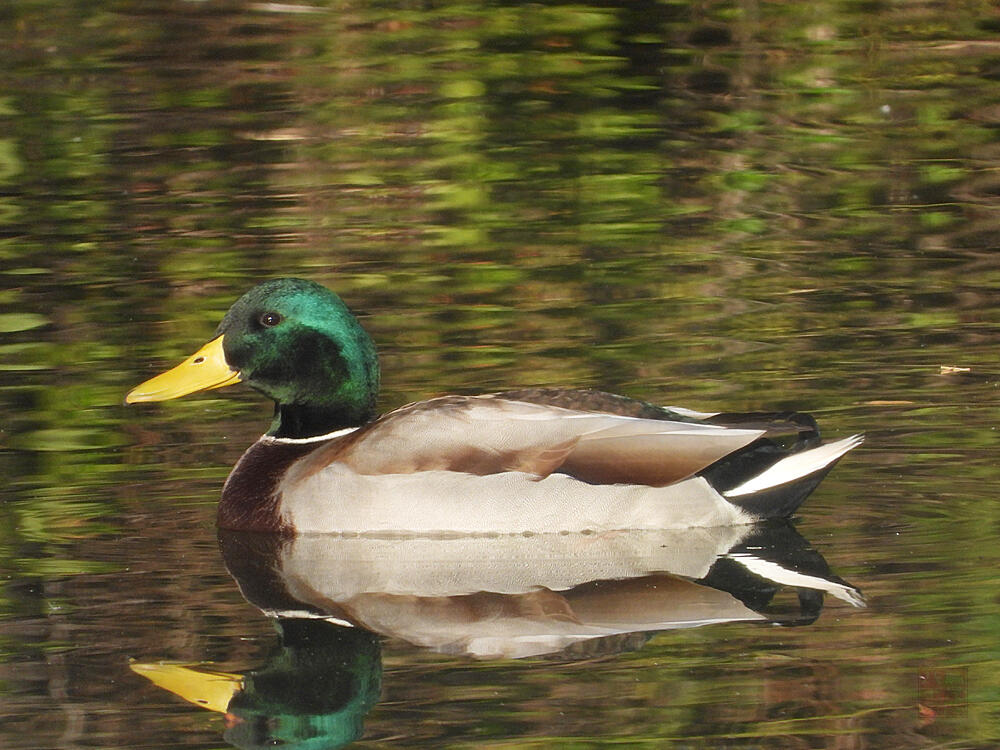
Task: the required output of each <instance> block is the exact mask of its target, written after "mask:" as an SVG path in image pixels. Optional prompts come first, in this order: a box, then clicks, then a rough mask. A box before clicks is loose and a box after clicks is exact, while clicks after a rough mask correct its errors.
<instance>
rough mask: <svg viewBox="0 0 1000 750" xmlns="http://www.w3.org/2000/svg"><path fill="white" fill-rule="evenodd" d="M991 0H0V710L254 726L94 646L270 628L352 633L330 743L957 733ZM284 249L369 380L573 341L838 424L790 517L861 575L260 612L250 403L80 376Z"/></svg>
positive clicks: (943, 737) (438, 381)
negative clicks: (348, 626)
mask: <svg viewBox="0 0 1000 750" xmlns="http://www.w3.org/2000/svg"><path fill="white" fill-rule="evenodd" d="M998 30H1000V18H998V17H997V15H996V12H995V9H993V8H992V6H990V5H989V4H986V3H976V2H970V3H962V4H945V3H917V2H906V3H891V4H890V3H878V2H876V3H829V2H821V3H810V4H781V3H770V4H767V3H765V4H758V3H739V4H734V3H727V2H723V3H712V4H692V3H658V4H654V3H639V4H629V5H628V6H627V7H620V6H615V5H594V6H587V5H579V4H576V5H563V4H545V5H530V6H523V5H520V4H509V5H504V4H491V5H485V4H484V5H476V4H472V5H469V4H464V5H463V4H455V3H447V2H445V3H439V4H430V5H422V6H419V7H418V6H410V5H384V4H381V5H380V4H350V3H332V2H330V3H324V2H318V1H317V2H311V3H309V4H295V5H292V4H281V3H250V2H239V1H233V2H132V1H131V0H118V1H116V2H112V3H105V4H100V7H93V8H91V7H88V5H87V4H79V3H77V4H66V3H54V2H47V1H45V0H14V2H10V3H8V4H7V5H5V6H4V8H3V9H0V275H2V277H3V285H2V287H0V373H2V375H0V408H2V412H0V413H2V414H3V418H2V424H0V428H2V432H0V468H2V470H3V472H4V475H5V477H6V481H5V483H4V488H3V490H2V494H0V496H2V499H3V503H2V505H0V573H2V575H3V579H2V583H3V585H2V588H0V695H2V697H3V699H2V701H0V745H3V746H4V747H9V748H25V749H28V748H31V749H32V750H34V749H36V748H42V747H46V748H47V747H53V748H64V747H79V746H101V747H115V746H119V747H178V746H183V747H213V748H215V747H220V746H223V745H224V744H225V742H226V741H230V742H237V743H243V746H253V744H252V740H248V739H245V738H244V739H240V737H241V736H242V735H239V734H238V732H237V734H236V735H234V734H233V732H232V731H231V730H232V729H233V726H235V724H233V722H232V720H231V719H228V720H227V719H226V718H225V717H224V716H223V715H221V714H218V713H213V712H210V711H205V710H202V709H199V708H197V707H195V706H193V705H190V704H188V703H186V702H184V701H183V700H181V699H180V698H178V697H176V696H175V695H173V694H171V693H169V692H166V691H164V690H162V689H160V688H158V687H156V686H155V685H154V684H152V683H151V682H150V681H148V680H147V679H145V678H143V677H141V676H139V675H138V674H136V673H135V672H134V671H132V670H131V669H130V664H133V661H132V660H134V662H135V663H150V662H157V661H160V660H169V661H176V662H184V663H203V662H211V663H213V666H214V668H216V669H219V670H222V671H226V672H232V673H239V674H247V673H250V672H251V671H253V670H259V669H262V668H263V667H265V666H266V665H268V664H274V663H275V661H274V660H275V659H276V658H278V657H280V655H281V654H282V653H286V652H287V650H288V644H289V643H293V642H295V643H297V641H294V639H295V638H306V637H315V638H319V639H320V640H323V639H331V642H334V643H335V645H336V648H339V649H344V651H343V653H346V654H353V655H354V657H355V658H356V659H360V658H361V656H364V657H365V658H366V659H367V661H364V664H366V665H367V666H368V667H372V665H373V664H374V663H375V661H377V662H378V663H379V665H380V674H379V675H378V679H379V681H380V682H379V686H378V689H377V693H378V698H377V701H375V702H373V703H372V702H371V701H369V700H368V698H366V697H365V696H368V695H370V694H371V693H372V692H373V691H375V683H374V682H367V683H364V685H366V686H367V687H364V689H359V690H358V691H355V693H353V695H355V697H356V700H355V702H354V703H352V704H351V705H352V706H354V707H355V708H357V707H361V708H360V709H358V710H356V711H355V714H363V715H364V716H363V721H362V724H361V725H360V728H359V731H360V735H359V737H358V739H357V740H356V741H355V744H356V746H357V747H365V746H369V747H390V746H392V747H400V748H405V747H513V746H518V747H560V746H565V747H577V746H578V747H591V746H595V747H596V746H604V745H616V746H621V745H626V746H643V745H648V746H656V747H661V746H664V745H665V744H669V743H670V742H671V741H672V742H674V743H676V744H677V745H678V746H685V747H687V746H690V747H706V748H707V747H723V746H724V747H837V748H843V747H852V748H854V747H857V748H860V747H892V748H896V747H945V746H946V747H951V748H954V747H984V746H990V745H992V744H993V743H995V742H996V741H998V739H1000V708H998V706H1000V704H998V699H1000V677H998V676H997V675H998V674H1000V670H998V668H997V667H998V664H997V659H998V652H997V646H996V643H997V637H998V634H1000V619H998V617H997V609H996V602H997V601H998V597H1000V590H998V587H997V584H996V576H995V575H994V570H995V568H996V566H997V561H998V560H997V558H998V557H1000V555H998V553H997V552H996V550H997V544H996V538H997V529H998V528H1000V511H998V510H997V507H998V506H997V505H996V503H995V501H994V498H993V490H994V488H995V487H996V486H997V484H998V480H1000V475H998V469H997V464H996V460H995V452H996V446H997V440H996V432H995V428H996V413H997V406H998V403H997V402H998V396H997V390H996V384H997V382H998V380H1000V377H998V376H997V375H996V373H997V372H998V366H997V363H996V341H997V333H998V324H1000V308H998V306H997V304H996V300H997V290H998V288H1000V256H998V255H997V253H996V247H997V245H998V242H997V240H998V238H1000V231H998V230H1000V199H998V196H1000V181H998V178H997V163H998V157H1000V145H998V139H997V132H998V130H997V128H998V125H1000V86H998V83H997V81H998V77H1000V44H998V37H997V33H998ZM289 274H291V275H298V276H306V277H309V278H313V279H315V280H317V281H320V282H322V283H325V284H328V285H329V286H331V287H332V288H334V289H336V290H337V291H338V292H339V293H340V294H341V295H342V296H343V297H344V299H345V300H346V301H347V302H348V304H349V305H350V306H351V307H352V308H353V309H355V310H357V311H358V312H359V314H360V315H361V317H362V320H363V323H364V325H365V326H366V327H367V328H368V329H369V331H371V333H372V335H373V336H374V338H375V339H376V341H377V342H378V344H379V347H380V351H381V359H382V364H383V383H384V386H383V393H382V399H381V406H382V407H383V408H386V409H388V408H391V407H394V406H398V405H400V404H403V403H405V402H407V401H410V400H413V399H419V398H426V397H429V396H433V395H438V394H442V393H450V392H459V393H471V392H479V391H489V390H495V389H501V388H508V387H520V386H528V385H541V386H572V387H593V388H601V389H605V390H610V391H614V392H619V393H624V394H627V395H631V396H636V397H641V398H645V399H648V400H651V401H654V402H658V403H673V404H680V405H685V406H689V407H692V408H698V409H703V410H729V411H736V410H758V409H802V410H808V411H810V412H812V413H814V414H815V415H816V416H817V417H818V418H819V419H820V420H821V423H822V425H823V427H824V429H825V431H826V434H827V435H828V436H843V435H848V434H852V433H855V432H865V433H866V435H867V442H866V443H865V445H864V446H863V447H862V448H861V449H859V450H858V451H856V452H854V453H853V454H851V455H850V456H849V457H848V458H847V459H845V460H844V461H843V462H842V464H841V465H840V466H838V467H837V469H836V470H835V471H834V473H833V474H831V476H830V477H829V478H828V479H827V480H826V481H825V482H824V484H823V485H822V487H821V488H820V489H819V490H818V491H817V492H816V493H815V494H814V495H813V496H812V497H811V498H810V499H809V501H808V502H807V504H806V505H805V506H804V507H803V509H802V511H801V513H800V516H799V518H798V519H797V521H796V529H797V531H798V533H799V534H801V535H802V537H804V538H805V539H806V540H807V541H808V542H809V543H811V544H812V545H813V547H814V548H815V550H816V551H818V552H819V553H820V554H821V555H822V557H823V558H824V559H825V561H826V563H827V564H828V565H829V567H830V569H831V570H832V572H833V574H835V575H837V576H839V577H841V578H843V579H845V580H846V581H848V582H849V583H850V584H853V585H855V586H857V587H859V588H860V589H861V590H862V591H863V592H864V595H865V597H866V599H867V602H868V606H867V608H866V609H863V610H861V609H856V608H854V607H852V606H851V605H850V604H849V603H848V602H845V601H840V600H838V599H836V598H835V597H830V596H828V597H827V601H826V605H825V607H824V608H823V609H822V611H820V612H819V614H818V618H817V619H816V620H815V622H813V623H812V624H811V625H808V626H802V627H788V626H786V627H782V626H775V625H771V624H763V625H762V624H761V623H760V622H748V621H745V620H744V621H733V622H718V623H715V624H705V625H703V626H702V627H694V628H682V629H670V630H663V631H662V632H651V633H646V634H645V635H637V636H635V637H633V638H631V639H627V638H623V639H619V640H617V641H614V642H608V641H602V642H601V643H600V644H599V645H594V644H591V646H590V647H579V648H576V649H569V651H561V652H559V653H557V654H548V655H544V656H543V655H538V656H532V657H529V658H524V659H510V658H488V659H476V658H473V657H471V656H469V655H468V654H465V653H457V652H454V650H452V651H448V650H447V649H445V650H444V651H442V650H441V649H434V648H430V647H427V646H426V645H424V646H420V645H415V644H414V643H413V642H411V641H408V640H406V639H404V638H402V637H397V636H393V635H384V636H383V637H381V638H379V639H378V640H376V641H375V642H374V645H373V644H372V643H370V642H368V641H363V642H361V641H354V640H350V638H352V637H355V636H344V635H343V634H342V633H341V634H339V635H338V634H336V631H322V632H323V635H317V636H313V635H312V633H311V631H309V632H307V633H305V635H302V634H298V635H296V634H297V633H298V631H297V630H295V627H296V626H290V629H289V630H288V632H285V631H282V633H279V632H278V630H277V629H276V625H275V624H274V623H273V622H272V621H271V620H269V619H268V618H267V617H265V616H264V614H262V613H261V611H260V610H259V609H258V608H257V607H254V606H253V605H252V604H251V603H249V602H248V601H247V600H246V599H245V598H244V597H243V595H241V593H240V590H239V588H238V587H237V585H236V583H235V582H234V580H233V578H232V577H231V576H230V574H229V572H228V571H227V568H226V566H225V564H224V560H223V556H222V553H221V552H220V548H219V543H218V541H217V539H216V532H215V528H214V513H215V502H216V498H217V497H218V492H219V488H220V487H221V483H222V481H223V480H224V478H225V476H226V474H227V472H228V469H229V467H230V466H231V465H232V464H233V463H234V462H235V460H236V459H237V458H238V457H239V455H240V454H241V452H242V450H243V449H244V448H245V447H246V446H247V445H249V444H250V443H251V442H252V441H253V440H254V439H255V438H256V437H257V435H258V434H259V433H260V432H261V431H262V430H263V429H264V426H265V424H266V422H267V420H268V416H269V410H270V406H269V405H268V404H264V403H263V402H262V401H261V399H260V398H258V397H257V396H256V395H254V394H252V393H250V392H249V391H247V390H245V389H241V388H235V389H230V390H228V391H221V392H212V393H211V394H207V395H202V396H199V397H192V398H190V399H187V400H182V401H178V402H172V403H169V404H163V405H157V406H151V407H142V408H136V407H129V408H126V407H124V406H123V405H122V404H121V400H122V397H123V394H124V393H125V392H126V391H127V390H128V389H129V388H130V387H131V386H132V385H134V384H136V383H137V382H139V381H141V380H142V379H144V378H145V377H147V376H149V375H150V374H152V373H153V372H155V371H158V370H159V369H161V368H162V367H164V366H165V365H167V364H170V363H173V362H174V361H177V360H179V359H180V358H181V357H182V356H186V355H187V354H189V353H190V352H192V351H194V349H195V348H196V347H197V346H199V345H200V344H201V343H203V341H205V340H206V339H207V338H208V337H209V336H210V335H211V333H212V331H213V330H214V326H215V325H216V323H217V321H218V319H219V318H220V317H221V315H222V313H223V312H224V311H225V309H226V308H227V307H228V305H229V304H230V303H231V302H232V301H233V300H234V299H235V298H236V297H237V296H238V295H239V294H240V293H242V292H243V291H244V290H245V289H247V288H249V287H250V286H251V285H253V284H254V283H255V282H257V281H259V280H261V279H263V278H268V277H272V276H276V275H289ZM942 366H950V367H957V368H969V371H968V372H966V371H964V370H961V371H958V372H954V371H949V372H950V374H942V371H941V367H942ZM781 597H784V598H781ZM781 597H779V599H780V602H781V606H783V607H784V608H785V610H784V611H788V610H789V608H791V609H794V596H791V597H789V596H788V592H787V591H786V592H784V593H783V594H782V595H781ZM779 609H780V607H779ZM279 627H284V626H279ZM331 627H332V626H331ZM293 631H294V632H293ZM282 639H284V640H282ZM345 639H347V640H345ZM324 642H325V641H324ZM282 648H285V649H286V651H285V652H283V651H282ZM331 648H334V647H332V646H331ZM373 649H374V650H373ZM296 653H298V652H296ZM336 653H341V652H340V651H338V652H336ZM275 654H278V657H276V656H275ZM359 655H360V656H359ZM376 656H377V659H376ZM289 658H291V659H292V660H293V661H294V658H298V657H289ZM344 663H345V664H346V666H343V669H344V670H347V672H350V669H353V668H355V667H357V668H358V669H360V667H359V666H358V665H360V664H361V663H362V662H361V661H355V662H350V663H348V662H344ZM352 665H354V666H352ZM331 669H332V668H331ZM350 674H360V672H350ZM365 674H369V675H371V674H373V673H372V672H371V671H370V670H369V672H366V673H365ZM371 679H374V677H372V678H371ZM357 684H361V683H357ZM366 691H367V692H366ZM329 694H330V693H328V694H327V695H329ZM358 696H360V697H358ZM352 710H353V709H352ZM351 721H354V719H351ZM346 723H350V722H346ZM344 724H345V722H341V723H340V724H338V725H337V726H338V727H341V728H342V725H344ZM351 727H354V725H353V724H351ZM352 731H353V730H351V731H347V730H345V733H344V734H343V736H342V741H345V742H346V741H348V740H349V738H350V737H351V736H353V735H352ZM355 733H357V732H355Z"/></svg>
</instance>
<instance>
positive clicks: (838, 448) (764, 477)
mask: <svg viewBox="0 0 1000 750" xmlns="http://www.w3.org/2000/svg"><path fill="white" fill-rule="evenodd" d="M864 439H865V437H864V435H851V437H848V438H844V439H843V440H837V441H836V442H833V443H827V444H825V445H820V446H817V447H816V448H810V449H809V450H805V451H802V452H800V453H793V454H792V455H790V456H786V457H785V458H783V459H781V460H780V461H778V462H777V463H776V464H774V465H773V466H771V467H769V468H767V469H765V470H764V471H762V472H761V473H760V474H758V475H757V476H755V477H751V478H750V479H748V480H747V481H745V482H744V483H743V484H741V485H739V486H737V487H733V488H732V489H731V490H729V491H727V492H724V493H723V494H724V495H725V496H726V497H740V496H742V495H750V494H753V493H754V492H760V491H761V490H767V489H770V488H772V487H778V486H780V485H782V484H788V483H789V482H794V481H796V480H797V479H802V478H803V477H807V476H809V475H810V474H815V473H816V472H817V471H822V470H823V469H825V468H827V467H828V466H830V465H832V464H833V463H834V462H835V461H836V460H837V459H839V458H840V457H841V456H843V455H844V454H845V453H847V451H849V450H851V449H852V448H857V447H858V446H859V445H861V443H862V442H864Z"/></svg>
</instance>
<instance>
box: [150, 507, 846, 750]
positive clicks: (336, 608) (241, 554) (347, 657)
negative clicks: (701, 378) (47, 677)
mask: <svg viewBox="0 0 1000 750" xmlns="http://www.w3.org/2000/svg"><path fill="white" fill-rule="evenodd" d="M219 542H220V547H221V550H222V553H223V556H224V558H225V561H226V565H227V567H228V568H229V571H230V572H231V573H232V575H233V577H234V578H235V579H236V581H237V584H238V585H239V587H240V590H241V591H242V593H243V595H244V597H246V599H247V600H248V601H249V602H250V603H252V604H254V605H255V606H257V607H258V608H260V609H261V610H262V611H263V612H264V613H265V614H267V615H268V616H270V617H273V618H275V620H276V624H277V628H278V633H279V641H280V646H279V648H278V649H277V650H276V651H275V652H274V653H273V654H272V655H271V658H270V659H269V661H268V662H267V664H266V665H265V666H263V667H261V668H259V669H255V670H252V671H250V672H248V673H247V674H246V675H233V674H227V673H221V672H217V671H214V670H212V669H206V668H204V667H186V666H182V665H171V664H133V665H132V668H133V670H135V671H136V672H138V673H139V674H142V675H143V676H145V677H147V678H149V679H150V680H152V681H153V682H155V683H156V684H158V685H160V686H161V687H163V688H165V689H167V690H170V691H172V692H175V693H177V694H178V695H181V696H182V697H184V698H186V699H188V700H190V701H191V702H193V703H196V704H197V705H201V706H204V707H208V708H214V709H216V710H219V711H223V712H225V713H226V714H227V717H228V720H229V725H230V726H229V728H228V729H227V730H226V739H227V740H229V741H230V742H232V743H233V744H235V745H237V746H239V747H262V746H264V745H266V744H268V741H270V742H271V744H273V741H275V740H278V741H280V742H281V743H282V744H283V745H284V746H286V747H309V748H313V747H340V746H343V745H344V744H347V743H349V742H351V741H352V740H353V739H356V738H357V737H359V736H360V734H361V732H362V718H363V716H364V715H365V713H366V712H367V711H368V710H370V709H371V707H372V706H373V705H374V704H375V702H376V700H377V698H378V693H379V687H380V682H381V661H380V652H379V641H378V637H379V636H385V637H391V638H396V639H401V640H404V641H407V642H409V643H412V644H414V645H417V646H420V647H424V648H428V649H432V650H435V651H439V652H444V653H449V654H458V655H466V656H472V657H475V658H523V657H541V656H546V657H548V658H552V657H556V658H562V659H572V658H576V657H580V656H588V657H589V656H592V655H594V654H595V653H601V654H608V653H614V652H617V651H622V650H628V649H633V648H638V647H641V646H642V645H643V644H644V643H645V641H646V640H648V638H649V637H651V636H652V635H653V634H655V633H656V632H660V631H665V630H671V629H677V628H691V627H698V626H703V625H708V624H712V623H723V622H737V621H745V622H756V623H767V624H778V625H786V626H789V625H807V624H809V623H811V622H813V621H814V620H815V619H816V618H817V617H818V616H819V614H820V611H821V610H822V608H823V604H824V598H825V596H826V595H830V596H832V597H833V598H835V599H837V600H839V601H841V602H844V603H846V604H848V605H851V606H855V607H861V606H864V600H863V598H862V596H861V593H860V592H859V591H858V590H857V589H856V588H854V587H853V586H851V585H850V584H849V583H847V582H845V581H844V580H842V579H840V578H838V577H837V576H836V575H834V574H833V573H831V571H830V569H829V566H828V565H827V563H826V561H825V560H824V559H823V557H822V556H821V555H820V554H819V553H818V552H817V551H816V550H814V549H813V548H812V547H811V546H810V545H809V544H808V542H806V540H805V539H803V538H802V536H800V535H799V534H798V533H797V532H796V531H795V530H794V529H793V528H792V527H791V526H790V525H789V524H788V523H787V522H770V523H767V524H763V525H757V526H738V527H718V528H710V529H688V530H685V531H683V532H681V531H672V532H670V531H661V532H641V533H638V532H628V533H611V534H552V535H550V534H539V535H528V536H519V535H518V536H514V535H505V536H494V537H453V538H438V539H434V538H412V537H411V538H391V537H382V538H378V537H364V536H350V537H349V536H330V535H325V534H324V535H308V534H307V535H299V536H296V537H288V536H282V535H277V534H262V533H252V532H232V531H220V533H219ZM782 592H786V593H788V594H789V596H784V595H779V594H782Z"/></svg>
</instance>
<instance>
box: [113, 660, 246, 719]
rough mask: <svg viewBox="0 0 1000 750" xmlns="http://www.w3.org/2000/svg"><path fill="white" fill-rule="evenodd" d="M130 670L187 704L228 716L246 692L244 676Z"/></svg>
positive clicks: (170, 668)
mask: <svg viewBox="0 0 1000 750" xmlns="http://www.w3.org/2000/svg"><path fill="white" fill-rule="evenodd" d="M129 668H130V669H131V670H132V671H133V672H135V673H136V674H140V675H142V676H143V677H145V678H146V679H147V680H149V681H150V682H152V683H153V684H154V685H156V686H157V687H161V688H163V689H164V690H169V691H170V692H171V693H173V694H174V695H179V696H180V697H181V698H183V699H184V700H186V701H187V702H188V703H193V704H194V705H196V706H201V707H202V708H207V709H209V710H211V711H218V712H219V713H225V712H226V710H227V709H228V707H229V702H230V701H231V700H232V699H233V696H234V695H236V693H238V692H239V691H240V690H242V689H243V675H240V674H233V673H232V672H219V671H216V670H214V669H212V668H211V667H206V666H204V665H197V664H190V665H189V664H164V663H141V662H132V663H131V664H129Z"/></svg>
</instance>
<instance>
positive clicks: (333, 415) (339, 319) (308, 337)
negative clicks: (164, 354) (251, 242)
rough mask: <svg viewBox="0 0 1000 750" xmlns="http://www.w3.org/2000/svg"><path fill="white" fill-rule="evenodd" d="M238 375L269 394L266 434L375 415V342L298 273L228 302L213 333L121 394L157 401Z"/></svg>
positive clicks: (298, 433) (307, 430)
mask: <svg viewBox="0 0 1000 750" xmlns="http://www.w3.org/2000/svg"><path fill="white" fill-rule="evenodd" d="M238 381H242V382H245V383H246V384H247V385H249V386H250V387H252V388H255V389H256V390H258V391H260V392H261V393H263V394H264V395H266V396H268V397H270V398H271V399H273V400H274V402H275V404H276V410H275V421H274V424H272V426H271V429H270V431H269V434H273V435H277V436H281V437H310V436H312V435H320V434H323V433H325V432H329V431H331V430H334V429H338V428H340V427H352V426H357V425H360V424H363V423H364V422H366V421H368V420H370V419H371V418H372V417H373V416H374V415H375V398H376V396H377V394H378V384H379V368H378V357H377V355H376V352H375V345H374V344H373V343H372V340H371V338H370V337H369V336H368V334H367V333H366V332H365V330H364V329H363V328H362V327H361V325H360V324H359V323H358V321H357V319H356V318H355V317H354V315H352V314H351V312H350V310H348V309H347V306H346V305H344V303H343V302H342V301H341V299H340V297H338V296H337V295H336V294H334V293H333V292H331V291H330V290H329V289H326V288H325V287H323V286H320V285H319V284H316V283H314V282H312V281H306V280H304V279H274V280H273V281H266V282H264V283H263V284H259V285H258V286H256V287H254V288H253V289H251V290H250V291H249V292H247V293H246V294H244V295H243V296H242V297H240V298H239V299H238V300H237V301H236V303H235V304H234V305H233V306H232V307H231V308H230V309H229V312H227V313H226V316H225V317H224V318H223V319H222V322H221V323H220V324H219V327H218V329H217V330H216V336H215V338H213V339H212V341H210V342H209V343H208V344H206V345H205V346H204V347H202V348H201V349H200V350H199V351H197V352H195V354H194V355H192V356H191V357H189V358H188V359H187V360H185V361H184V362H182V363H181V364H180V365H178V366H177V367H175V368H174V369H172V370H170V371H168V372H165V373H163V374H162V375H159V376H157V377H155V378H153V379H151V380H148V381H146V382H145V383H143V384H142V385H140V386H138V387H137V388H136V389H134V390H133V391H132V392H131V393H129V395H128V396H127V397H126V401H127V402H129V403H132V402H136V401H162V400H165V399H169V398H177V397H178V396H183V395H185V394H188V393H193V392H195V391H200V390H206V389H209V388H220V387H222V386H224V385H229V384H230V383H234V382H238Z"/></svg>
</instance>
